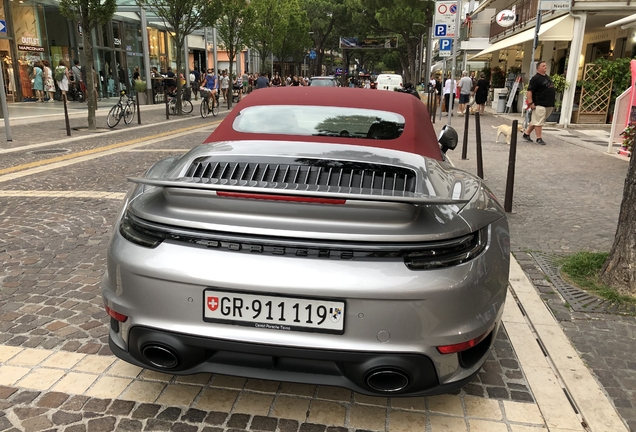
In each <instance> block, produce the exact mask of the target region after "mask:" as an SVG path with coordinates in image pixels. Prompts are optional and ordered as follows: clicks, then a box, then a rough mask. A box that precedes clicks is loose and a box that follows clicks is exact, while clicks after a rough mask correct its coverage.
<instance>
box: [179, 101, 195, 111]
mask: <svg viewBox="0 0 636 432" xmlns="http://www.w3.org/2000/svg"><path fill="white" fill-rule="evenodd" d="M193 109H194V106H192V102H190V101H189V100H182V101H181V110H182V111H183V113H184V114H190V113H191V112H192V110H193Z"/></svg>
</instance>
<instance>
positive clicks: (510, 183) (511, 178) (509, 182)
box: [504, 120, 519, 213]
mask: <svg viewBox="0 0 636 432" xmlns="http://www.w3.org/2000/svg"><path fill="white" fill-rule="evenodd" d="M518 123H519V122H518V121H517V120H515V121H513V122H512V136H511V137H510V156H509V158H508V177H507V179H506V198H505V200H504V210H505V211H506V213H510V212H511V211H512V195H513V190H514V187H515V160H516V158H517V124H518Z"/></svg>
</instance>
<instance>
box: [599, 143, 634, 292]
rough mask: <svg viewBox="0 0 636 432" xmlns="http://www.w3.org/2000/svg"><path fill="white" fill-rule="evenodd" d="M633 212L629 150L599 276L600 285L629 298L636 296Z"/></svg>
mask: <svg viewBox="0 0 636 432" xmlns="http://www.w3.org/2000/svg"><path fill="white" fill-rule="evenodd" d="M632 143H633V139H632ZM634 209H636V156H634V146H632V156H631V158H630V161H629V169H628V171H627V177H626V178H625V186H624V188H623V202H622V203H621V210H620V213H619V216H618V227H617V228H616V235H615V237H614V245H613V246H612V249H611V250H610V253H609V256H608V257H607V261H605V264H604V265H603V268H602V269H601V273H600V275H599V278H600V280H601V281H602V282H604V283H606V284H608V285H610V286H613V287H615V288H616V289H617V290H618V291H619V292H620V293H621V294H628V295H632V296H634V295H636V211H634Z"/></svg>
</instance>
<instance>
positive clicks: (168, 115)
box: [163, 89, 170, 120]
mask: <svg viewBox="0 0 636 432" xmlns="http://www.w3.org/2000/svg"><path fill="white" fill-rule="evenodd" d="M163 100H164V101H165V103H166V120H170V108H169V107H168V89H164V91H163Z"/></svg>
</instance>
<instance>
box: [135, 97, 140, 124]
mask: <svg viewBox="0 0 636 432" xmlns="http://www.w3.org/2000/svg"><path fill="white" fill-rule="evenodd" d="M136 103H137V124H141V112H139V92H137V101H136Z"/></svg>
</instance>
